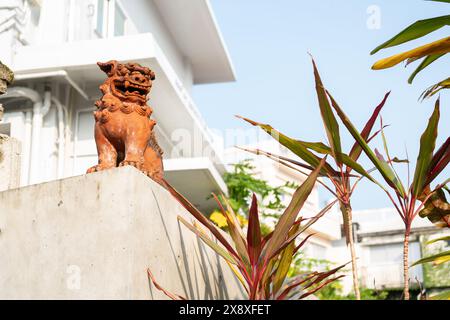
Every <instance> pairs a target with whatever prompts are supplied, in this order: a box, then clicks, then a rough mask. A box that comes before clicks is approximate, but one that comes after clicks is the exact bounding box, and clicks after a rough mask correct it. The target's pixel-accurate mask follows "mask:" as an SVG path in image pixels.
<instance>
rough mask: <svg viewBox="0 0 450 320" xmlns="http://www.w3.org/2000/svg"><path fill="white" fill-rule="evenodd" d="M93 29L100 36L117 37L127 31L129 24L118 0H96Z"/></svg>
mask: <svg viewBox="0 0 450 320" xmlns="http://www.w3.org/2000/svg"><path fill="white" fill-rule="evenodd" d="M96 8H97V10H96V12H97V22H96V27H95V31H96V33H97V34H98V35H99V36H100V37H102V38H109V37H119V36H123V35H125V34H127V33H129V32H128V31H129V30H128V29H129V27H130V26H132V24H130V21H129V19H128V18H127V15H126V14H125V11H124V10H123V7H122V5H121V3H120V2H119V1H118V0H97V6H96Z"/></svg>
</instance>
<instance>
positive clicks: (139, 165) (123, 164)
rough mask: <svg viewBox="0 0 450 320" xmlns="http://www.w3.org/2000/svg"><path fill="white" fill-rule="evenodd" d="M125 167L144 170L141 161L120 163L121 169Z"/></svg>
mask: <svg viewBox="0 0 450 320" xmlns="http://www.w3.org/2000/svg"><path fill="white" fill-rule="evenodd" d="M125 166H133V167H135V168H136V169H138V170H141V168H142V164H141V162H140V161H131V160H123V161H122V162H121V163H119V167H125Z"/></svg>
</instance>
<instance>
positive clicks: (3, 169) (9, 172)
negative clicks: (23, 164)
mask: <svg viewBox="0 0 450 320" xmlns="http://www.w3.org/2000/svg"><path fill="white" fill-rule="evenodd" d="M19 185H20V142H19V141H17V140H16V139H13V138H10V137H8V136H5V135H2V134H0V191H4V190H8V189H12V188H17V187H18V186H19Z"/></svg>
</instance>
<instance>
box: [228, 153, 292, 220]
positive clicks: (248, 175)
mask: <svg viewBox="0 0 450 320" xmlns="http://www.w3.org/2000/svg"><path fill="white" fill-rule="evenodd" d="M232 166H233V170H232V171H231V172H227V173H225V174H224V176H223V179H224V181H225V184H226V185H227V189H228V201H229V202H230V205H231V207H232V208H233V210H234V212H236V213H240V214H244V215H246V216H247V215H248V212H245V210H244V209H245V208H248V206H249V204H250V201H251V199H252V194H256V196H257V197H258V200H259V203H260V212H261V213H262V214H263V215H264V216H273V215H274V213H275V216H277V214H276V213H277V212H280V211H281V210H283V209H284V208H285V205H284V204H283V196H284V195H290V194H291V193H292V191H293V190H295V189H296V188H297V187H298V186H297V185H296V184H295V183H293V182H286V183H285V184H284V185H282V186H276V187H273V186H271V185H270V184H269V183H268V182H267V181H265V180H263V179H258V178H255V176H254V175H255V174H254V169H255V166H254V165H253V164H252V160H251V159H245V160H243V161H241V162H239V163H236V164H233V165H232Z"/></svg>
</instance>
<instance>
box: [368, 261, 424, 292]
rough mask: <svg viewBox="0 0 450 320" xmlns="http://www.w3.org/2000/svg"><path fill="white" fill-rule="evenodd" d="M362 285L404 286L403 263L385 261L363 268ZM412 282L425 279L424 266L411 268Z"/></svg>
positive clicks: (378, 287)
mask: <svg viewBox="0 0 450 320" xmlns="http://www.w3.org/2000/svg"><path fill="white" fill-rule="evenodd" d="M361 277H362V285H364V286H365V287H367V288H370V289H383V288H401V287H403V264H402V263H385V264H378V265H372V266H364V267H362V268H361ZM409 277H410V283H416V279H417V280H418V281H420V282H422V281H423V274H422V268H419V267H415V268H411V269H410V270H409Z"/></svg>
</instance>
